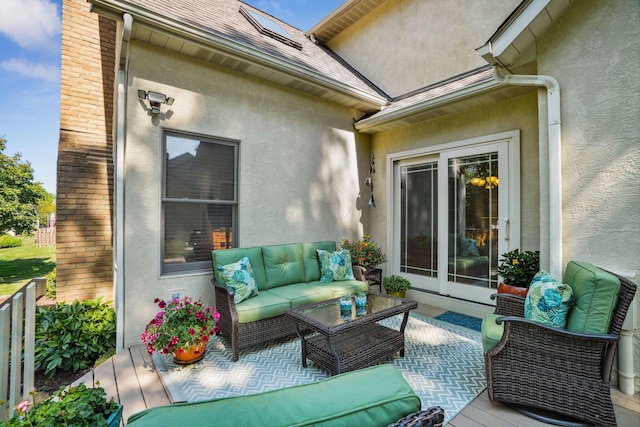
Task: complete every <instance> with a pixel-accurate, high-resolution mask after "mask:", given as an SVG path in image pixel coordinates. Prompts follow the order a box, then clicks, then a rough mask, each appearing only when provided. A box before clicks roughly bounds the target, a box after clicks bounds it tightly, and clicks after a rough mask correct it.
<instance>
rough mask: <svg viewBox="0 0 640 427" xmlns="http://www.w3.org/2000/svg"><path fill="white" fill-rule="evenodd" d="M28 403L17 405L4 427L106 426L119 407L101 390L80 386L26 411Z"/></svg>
mask: <svg viewBox="0 0 640 427" xmlns="http://www.w3.org/2000/svg"><path fill="white" fill-rule="evenodd" d="M28 406H30V404H29V403H28V401H25V402H22V403H20V405H19V412H18V413H16V414H15V415H14V416H13V417H12V418H11V419H9V420H8V421H7V422H6V424H2V425H6V426H7V427H9V426H12V427H13V426H16V427H17V426H30V427H31V426H76V427H82V426H106V425H107V419H108V418H109V417H110V416H111V414H113V413H115V412H117V411H118V409H119V408H120V406H119V405H118V403H117V402H116V401H115V400H114V399H113V398H111V399H109V400H107V396H106V393H105V391H104V389H103V388H102V387H96V388H89V387H87V386H85V385H84V383H82V384H79V385H78V386H75V387H71V388H69V389H68V390H65V387H64V386H63V387H61V388H60V390H58V391H56V392H55V393H53V396H51V397H50V398H49V399H47V400H46V401H44V402H43V403H40V404H36V405H35V406H34V407H33V408H32V409H31V410H30V411H29V410H28Z"/></svg>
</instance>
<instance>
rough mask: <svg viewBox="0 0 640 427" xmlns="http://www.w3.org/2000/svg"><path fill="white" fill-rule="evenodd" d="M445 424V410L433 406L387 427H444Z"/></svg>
mask: <svg viewBox="0 0 640 427" xmlns="http://www.w3.org/2000/svg"><path fill="white" fill-rule="evenodd" d="M443 424H444V409H442V408H441V407H439V406H432V407H430V408H428V409H424V410H422V411H418V412H414V413H413V414H409V415H407V416H406V417H403V418H401V419H399V420H398V421H396V422H395V423H393V424H389V425H388V426H387V427H442V425H443Z"/></svg>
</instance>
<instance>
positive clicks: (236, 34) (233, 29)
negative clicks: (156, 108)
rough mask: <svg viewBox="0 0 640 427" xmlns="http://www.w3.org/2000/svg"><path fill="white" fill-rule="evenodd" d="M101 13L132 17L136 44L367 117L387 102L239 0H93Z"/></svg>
mask: <svg viewBox="0 0 640 427" xmlns="http://www.w3.org/2000/svg"><path fill="white" fill-rule="evenodd" d="M89 1H90V2H91V3H92V5H93V6H94V9H95V11H97V12H98V13H103V14H109V15H112V16H115V17H119V18H121V17H122V14H124V13H129V14H131V15H132V16H133V29H132V32H131V40H138V41H141V42H144V43H148V44H150V45H153V46H156V47H159V48H162V49H166V50H168V51H171V52H175V53H179V54H182V55H187V56H190V57H193V58H197V59H200V60H203V61H206V62H209V63H211V64H214V65H217V66H221V67H225V68H228V69H231V70H234V71H237V72H240V73H244V74H248V75H250V76H253V77H256V78H259V79H263V80H266V81H269V82H272V83H275V84H278V85H281V86H285V87H288V88H291V89H294V90H298V91H302V92H305V93H307V94H310V95H313V96H316V97H320V98H323V99H326V100H328V101H331V102H335V103H338V104H341V105H345V106H347V107H350V108H354V109H357V110H360V111H364V112H371V111H378V110H379V109H380V108H381V107H382V106H384V105H386V104H387V99H386V97H385V96H384V95H383V94H381V93H379V92H377V91H376V90H375V89H374V88H372V87H371V86H370V85H369V84H368V83H367V82H366V81H365V80H364V79H362V78H361V77H360V76H359V75H357V74H356V73H354V72H353V71H352V70H351V69H350V68H348V67H347V66H345V65H344V64H343V63H342V62H341V61H340V60H339V58H337V57H336V56H335V54H333V53H332V52H331V51H330V50H329V49H328V48H326V47H324V46H319V45H317V44H315V43H313V42H311V41H310V40H309V39H308V38H307V37H305V36H304V33H303V32H302V31H300V30H298V29H297V28H295V27H292V26H290V25H288V24H286V23H285V22H283V21H279V20H277V19H276V18H274V17H272V16H270V15H268V14H265V13H264V12H262V11H260V10H258V9H255V8H252V7H251V6H249V5H247V4H245V3H241V2H239V1H237V0H216V1H213V2H212V1H209V0H128V1H125V0H89ZM240 6H242V7H243V8H245V9H249V10H251V11H253V12H255V13H258V14H260V15H263V16H265V17H267V18H268V19H271V20H273V21H275V22H277V23H278V24H279V25H280V26H282V27H283V28H284V29H285V30H286V31H287V33H289V34H290V35H291V38H292V39H293V40H295V42H297V43H299V44H300V45H301V46H302V49H300V50H299V49H296V48H294V47H292V46H288V45H286V44H284V43H282V42H280V41H278V40H275V39H273V38H271V37H269V36H266V35H264V34H260V33H259V32H258V31H257V30H256V29H255V27H254V26H253V25H252V24H251V23H250V22H249V21H248V20H247V19H246V18H245V17H244V16H243V15H242V14H241V13H240Z"/></svg>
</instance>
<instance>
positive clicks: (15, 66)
mask: <svg viewBox="0 0 640 427" xmlns="http://www.w3.org/2000/svg"><path fill="white" fill-rule="evenodd" d="M0 68H2V69H4V70H7V71H9V72H12V73H18V74H21V75H23V76H27V77H31V78H35V79H42V80H46V81H48V82H57V81H59V80H60V70H59V69H58V67H56V66H55V65H48V64H36V63H31V62H28V61H25V60H23V59H8V60H6V61H2V62H0Z"/></svg>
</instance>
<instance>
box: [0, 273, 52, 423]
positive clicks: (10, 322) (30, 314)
mask: <svg viewBox="0 0 640 427" xmlns="http://www.w3.org/2000/svg"><path fill="white" fill-rule="evenodd" d="M46 290H47V280H46V279H44V278H39V279H33V280H31V281H30V282H29V283H27V284H26V285H25V286H23V287H22V288H20V289H19V290H18V292H16V293H15V294H13V295H12V296H11V297H10V298H9V299H7V300H6V301H5V302H3V303H2V304H0V400H3V401H5V402H6V403H5V405H3V407H2V408H0V420H4V419H5V416H6V415H8V416H9V417H11V416H13V413H14V407H15V406H16V405H17V404H18V403H20V402H21V401H24V400H30V401H33V398H32V396H31V395H30V392H31V391H32V390H33V385H34V372H35V369H34V366H35V361H34V355H35V338H36V336H35V335H36V301H37V300H38V299H39V298H40V297H42V296H43V295H44V294H45V292H46ZM9 356H11V357H9Z"/></svg>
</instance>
